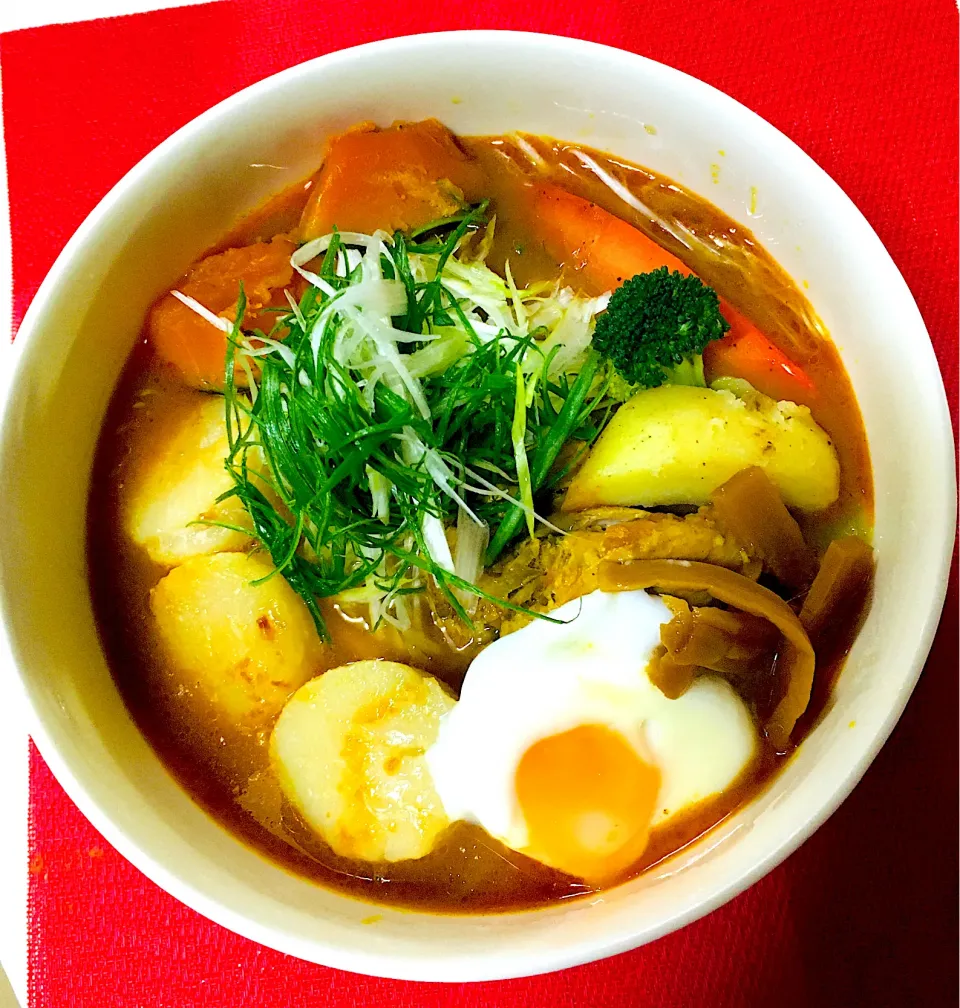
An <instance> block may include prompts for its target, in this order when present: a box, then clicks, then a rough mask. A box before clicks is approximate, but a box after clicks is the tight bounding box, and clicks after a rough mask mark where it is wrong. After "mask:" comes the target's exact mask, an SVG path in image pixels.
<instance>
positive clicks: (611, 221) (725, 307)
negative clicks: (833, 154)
mask: <svg viewBox="0 0 960 1008" xmlns="http://www.w3.org/2000/svg"><path fill="white" fill-rule="evenodd" d="M531 200H532V210H533V215H534V218H535V223H534V226H535V227H536V229H537V232H538V234H539V236H540V238H541V240H542V241H543V244H544V247H545V248H546V250H547V252H549V253H550V255H551V256H552V257H553V258H554V259H556V260H557V262H560V263H563V265H564V266H565V267H566V269H567V271H568V273H569V274H572V275H573V276H576V278H577V279H578V280H579V282H580V285H581V286H582V287H583V289H584V291H585V292H586V293H588V294H601V293H603V292H604V291H608V290H614V289H615V288H617V287H619V286H620V284H622V283H623V281H624V280H627V279H629V278H630V277H632V276H636V274H637V273H650V272H651V271H652V270H655V269H659V268H660V267H661V266H666V267H667V268H668V269H670V270H671V271H676V272H678V273H683V274H684V275H685V276H686V275H689V274H692V273H693V270H692V269H690V267H689V266H687V265H686V263H684V262H682V261H681V260H680V259H678V258H677V257H676V256H675V255H673V254H672V253H670V252H668V251H667V250H666V249H664V248H662V247H661V246H659V245H658V244H657V243H656V242H655V241H653V239H652V238H648V237H647V236H646V235H645V234H644V233H643V232H642V231H639V230H638V229H637V228H635V227H633V226H631V225H630V224H627V222H626V221H623V220H621V219H620V218H619V217H615V216H614V215H613V214H610V213H607V211H606V210H604V209H603V208H602V207H599V206H597V204H596V203H591V202H589V201H588V200H585V199H581V198H580V197H579V196H574V195H573V193H569V192H567V191H566V190H565V189H561V188H560V187H559V186H555V185H550V184H548V183H545V184H540V185H537V186H535V187H534V189H533V192H532V195H531ZM720 310H721V312H722V313H723V315H724V317H725V318H726V320H727V321H728V322H729V323H730V331H729V332H728V333H727V335H726V336H725V337H724V338H723V339H721V340H717V341H715V342H714V343H711V344H710V345H709V346H708V347H707V348H706V351H705V352H704V355H703V363H704V370H705V372H706V374H707V378H708V380H712V379H713V378H717V377H720V376H721V375H729V376H733V377H737V378H744V379H746V380H747V381H748V382H750V384H751V385H753V386H754V388H756V389H757V390H758V391H759V392H763V393H764V394H765V395H769V396H772V397H773V398H775V399H791V400H792V401H794V402H802V403H806V404H809V403H810V402H811V401H812V400H813V398H814V397H815V394H816V388H815V386H814V384H813V382H812V381H811V380H810V378H809V377H808V375H807V374H806V373H805V372H804V370H803V368H801V367H800V366H799V365H798V364H795V363H794V362H793V361H792V360H790V358H789V357H788V356H787V355H786V354H785V353H784V352H783V351H782V350H780V349H779V347H777V346H775V345H774V344H773V343H771V342H770V340H768V339H767V337H766V336H764V335H763V333H762V332H760V330H759V329H758V328H757V327H756V326H755V325H754V324H753V323H752V322H751V321H750V320H749V319H748V318H746V317H745V316H744V315H742V314H741V313H740V312H738V311H737V309H736V308H734V307H733V305H731V304H730V303H729V302H728V301H725V300H724V299H723V298H721V299H720Z"/></svg>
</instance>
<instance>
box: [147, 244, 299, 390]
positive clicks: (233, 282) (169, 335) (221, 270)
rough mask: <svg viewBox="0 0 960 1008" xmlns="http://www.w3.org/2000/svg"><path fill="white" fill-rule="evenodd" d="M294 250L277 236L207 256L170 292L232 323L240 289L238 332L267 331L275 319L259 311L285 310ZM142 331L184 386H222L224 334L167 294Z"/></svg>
mask: <svg viewBox="0 0 960 1008" xmlns="http://www.w3.org/2000/svg"><path fill="white" fill-rule="evenodd" d="M295 248H296V246H295V245H294V244H293V242H291V241H290V240H289V239H287V238H284V237H282V236H281V237H277V238H274V239H273V240H272V241H269V242H256V243H255V244H253V245H247V246H245V247H243V248H234V249H227V250H226V252H221V253H219V254H218V255H212V256H207V257H206V258H205V259H201V260H200V262H198V263H197V264H196V265H195V266H193V267H191V269H190V270H189V271H188V272H187V274H186V276H185V277H184V278H183V279H182V280H180V281H179V282H178V283H177V285H176V290H178V291H180V292H181V293H182V294H186V295H187V296H188V297H192V298H193V299H194V300H196V301H199V302H200V304H202V305H203V307H204V308H208V309H209V310H210V311H212V312H213V313H214V315H220V316H221V317H223V318H225V319H227V320H228V321H233V320H234V319H235V318H236V306H237V299H238V297H239V294H240V286H241V284H242V285H243V291H244V294H245V296H246V299H247V309H246V312H245V314H244V317H243V326H244V328H246V329H260V330H262V331H264V332H269V331H270V330H271V329H272V328H273V324H274V322H275V321H276V317H277V316H276V314H275V313H274V312H270V311H264V309H267V308H271V307H286V305H287V302H286V299H285V298H284V296H283V289H284V287H287V286H288V285H289V284H290V282H291V280H292V278H293V267H292V266H291V265H290V256H291V255H292V254H293V252H294V249H295ZM147 332H148V334H149V337H150V342H151V343H152V344H153V346H154V348H155V349H156V351H157V353H158V354H159V355H160V356H161V357H162V358H163V359H164V360H166V361H169V362H170V363H171V364H174V365H175V366H176V367H177V368H178V369H179V370H180V372H181V374H182V375H183V377H184V378H185V379H186V381H187V382H188V383H189V384H190V385H196V386H197V387H200V388H203V387H212V388H222V387H223V376H224V366H225V361H226V352H227V337H226V334H225V333H224V332H222V331H221V330H220V329H218V328H217V327H216V326H214V325H212V324H211V323H210V322H208V321H207V320H206V319H204V318H201V316H200V315H198V314H197V313H196V312H195V311H194V310H193V309H192V308H188V307H187V305H185V304H183V303H182V302H181V301H179V300H178V299H177V298H175V297H174V296H173V295H172V294H166V295H164V296H163V297H162V298H161V299H160V300H159V301H158V302H157V303H156V304H155V305H154V306H153V308H152V310H151V311H150V315H149V317H148V320H147Z"/></svg>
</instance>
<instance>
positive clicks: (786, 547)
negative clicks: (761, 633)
mask: <svg viewBox="0 0 960 1008" xmlns="http://www.w3.org/2000/svg"><path fill="white" fill-rule="evenodd" d="M712 503H713V513H714V516H715V517H716V520H717V523H718V524H719V525H720V527H721V528H722V529H723V531H724V532H726V533H727V534H728V535H730V536H732V537H733V538H734V539H736V540H737V542H739V543H740V544H741V545H742V546H743V547H744V549H745V550H746V551H747V552H748V553H749V554H750V555H751V556H756V557H759V558H760V559H761V560H763V562H764V563H765V564H766V566H767V567H768V568H769V569H770V570H771V571H772V572H773V574H774V576H775V577H776V578H777V580H778V581H779V582H780V583H781V584H784V585H786V586H787V587H789V588H801V587H804V586H806V585H808V584H810V582H811V581H812V580H813V576H814V574H815V573H816V570H817V566H816V560H815V558H814V555H813V552H812V550H811V549H810V547H809V546H807V544H806V543H805V542H804V539H803V533H802V532H801V531H800V526H799V525H798V524H797V521H796V519H795V518H794V517H793V515H791V514H790V512H789V511H788V510H787V508H786V505H785V504H784V503H783V500H782V498H781V497H780V491H779V490H777V488H776V487H775V486H774V485H773V482H772V481H771V479H770V477H769V476H768V475H767V474H766V473H765V472H764V471H763V470H762V469H761V468H760V467H759V466H750V467H749V468H747V469H741V470H740V472H738V473H737V474H736V475H734V476H731V477H730V479H728V480H727V482H726V483H724V484H723V485H722V486H719V487H717V489H716V490H715V491H714V492H713V498H712Z"/></svg>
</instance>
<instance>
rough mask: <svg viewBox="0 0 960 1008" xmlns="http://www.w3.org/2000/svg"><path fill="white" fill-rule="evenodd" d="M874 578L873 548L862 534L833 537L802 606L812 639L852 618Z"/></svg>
mask: <svg viewBox="0 0 960 1008" xmlns="http://www.w3.org/2000/svg"><path fill="white" fill-rule="evenodd" d="M872 579H873V549H872V548H871V547H870V546H869V545H867V543H865V542H864V541H863V539H861V538H860V537H859V536H855V535H849V536H844V537H843V538H842V539H834V541H833V542H832V543H830V545H829V546H828V547H827V552H826V553H825V554H824V555H823V561H822V563H821V564H820V571H819V573H818V574H817V576H816V578H815V579H814V582H813V584H812V585H811V586H810V591H809V592H808V593H807V597H806V600H805V601H804V603H803V608H802V609H801V610H800V622H801V623H802V624H803V625H804V627H805V628H806V631H807V633H808V634H809V635H810V639H811V640H815V641H819V640H820V639H821V638H823V637H824V635H825V633H828V632H829V631H830V629H831V628H832V627H834V626H836V625H838V624H840V623H844V624H846V623H847V622H849V620H850V618H851V616H852V614H853V613H856V612H857V610H858V609H860V607H861V605H862V603H863V600H864V598H865V596H866V594H867V592H868V590H869V588H870V583H871V581H872Z"/></svg>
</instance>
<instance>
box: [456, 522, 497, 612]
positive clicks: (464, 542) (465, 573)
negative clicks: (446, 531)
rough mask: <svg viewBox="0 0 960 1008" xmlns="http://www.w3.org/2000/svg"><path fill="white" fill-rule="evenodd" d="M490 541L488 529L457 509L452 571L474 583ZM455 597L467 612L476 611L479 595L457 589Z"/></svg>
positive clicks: (481, 571) (477, 577)
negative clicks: (455, 541) (455, 543)
mask: <svg viewBox="0 0 960 1008" xmlns="http://www.w3.org/2000/svg"><path fill="white" fill-rule="evenodd" d="M489 542H490V529H489V528H487V526H486V525H485V524H483V522H477V521H475V520H474V518H473V516H472V515H471V514H470V512H469V511H467V510H466V509H465V508H458V509H457V546H456V549H455V551H454V555H453V572H454V573H455V574H456V575H457V576H458V577H462V578H463V580H464V581H469V582H470V584H476V583H477V581H478V580H479V579H480V575H481V574H482V573H483V556H484V554H485V553H486V552H487V544H488V543H489ZM457 598H459V599H460V602H461V604H462V605H463V607H464V608H465V609H466V610H467V612H468V613H469V614H471V615H472V614H473V613H474V612H475V611H476V608H477V603H478V602H479V601H480V597H479V596H478V595H476V594H474V593H473V592H468V591H464V590H463V589H457Z"/></svg>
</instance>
